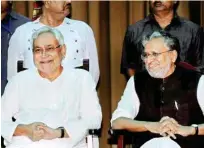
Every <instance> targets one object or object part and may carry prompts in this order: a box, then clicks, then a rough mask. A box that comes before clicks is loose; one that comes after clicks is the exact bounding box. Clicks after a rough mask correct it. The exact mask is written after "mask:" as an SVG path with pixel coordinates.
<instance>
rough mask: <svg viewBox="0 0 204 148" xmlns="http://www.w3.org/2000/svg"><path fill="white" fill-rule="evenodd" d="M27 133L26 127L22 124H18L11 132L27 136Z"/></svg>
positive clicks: (14, 134)
mask: <svg viewBox="0 0 204 148" xmlns="http://www.w3.org/2000/svg"><path fill="white" fill-rule="evenodd" d="M27 135H28V128H27V126H26V125H24V124H19V125H18V126H17V127H16V129H15V131H14V133H13V136H27Z"/></svg>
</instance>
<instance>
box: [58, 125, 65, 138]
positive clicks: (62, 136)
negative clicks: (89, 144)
mask: <svg viewBox="0 0 204 148" xmlns="http://www.w3.org/2000/svg"><path fill="white" fill-rule="evenodd" d="M57 129H60V130H61V136H60V138H64V133H65V132H64V127H58V128H57Z"/></svg>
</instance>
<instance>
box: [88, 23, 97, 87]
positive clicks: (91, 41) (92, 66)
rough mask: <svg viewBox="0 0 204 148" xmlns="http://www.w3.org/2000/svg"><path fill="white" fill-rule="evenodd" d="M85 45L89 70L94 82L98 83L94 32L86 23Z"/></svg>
mask: <svg viewBox="0 0 204 148" xmlns="http://www.w3.org/2000/svg"><path fill="white" fill-rule="evenodd" d="M85 37H86V38H85V45H86V53H87V54H88V57H89V72H90V74H91V75H92V77H93V79H94V81H95V83H96V84H97V83H98V80H99V76H100V71H99V63H98V51H97V47H96V41H95V38H94V33H93V31H92V29H91V27H89V26H88V25H87V28H86V33H85Z"/></svg>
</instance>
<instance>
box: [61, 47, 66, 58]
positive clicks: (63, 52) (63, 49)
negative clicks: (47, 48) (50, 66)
mask: <svg viewBox="0 0 204 148" xmlns="http://www.w3.org/2000/svg"><path fill="white" fill-rule="evenodd" d="M61 54H62V55H63V57H65V55H66V45H65V44H63V45H62V49H61Z"/></svg>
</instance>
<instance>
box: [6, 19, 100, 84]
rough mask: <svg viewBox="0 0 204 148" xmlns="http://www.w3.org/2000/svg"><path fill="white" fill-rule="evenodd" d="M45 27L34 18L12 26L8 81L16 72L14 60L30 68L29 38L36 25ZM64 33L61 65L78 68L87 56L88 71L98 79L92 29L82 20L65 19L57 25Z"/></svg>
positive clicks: (96, 80)
mask: <svg viewBox="0 0 204 148" xmlns="http://www.w3.org/2000/svg"><path fill="white" fill-rule="evenodd" d="M43 26H45V25H44V24H42V23H40V22H39V19H37V20H36V21H34V22H29V23H26V24H24V25H22V26H20V27H18V28H17V29H16V31H15V32H14V34H13V35H12V37H11V40H10V42H9V48H8V70H7V72H8V77H7V78H8V80H9V79H10V78H11V77H12V76H14V75H15V74H16V73H17V61H18V60H23V61H24V68H32V67H34V63H33V55H32V46H31V41H32V40H31V38H32V34H33V33H34V32H35V31H36V30H37V29H39V28H41V27H43ZM55 28H56V29H58V30H59V31H60V32H61V33H62V35H63V36H64V42H65V45H66V47H67V54H66V56H65V59H64V62H63V65H64V66H67V67H79V66H82V65H83V59H89V71H90V73H91V75H92V77H93V79H94V81H95V82H96V84H97V83H98V80H99V75H100V72H99V64H98V53H97V48H96V43H95V38H94V34H93V31H92V29H91V28H90V27H89V26H88V25H87V24H86V23H84V22H82V21H77V20H72V19H68V18H65V19H64V21H63V23H62V24H61V25H59V26H57V27H55Z"/></svg>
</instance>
